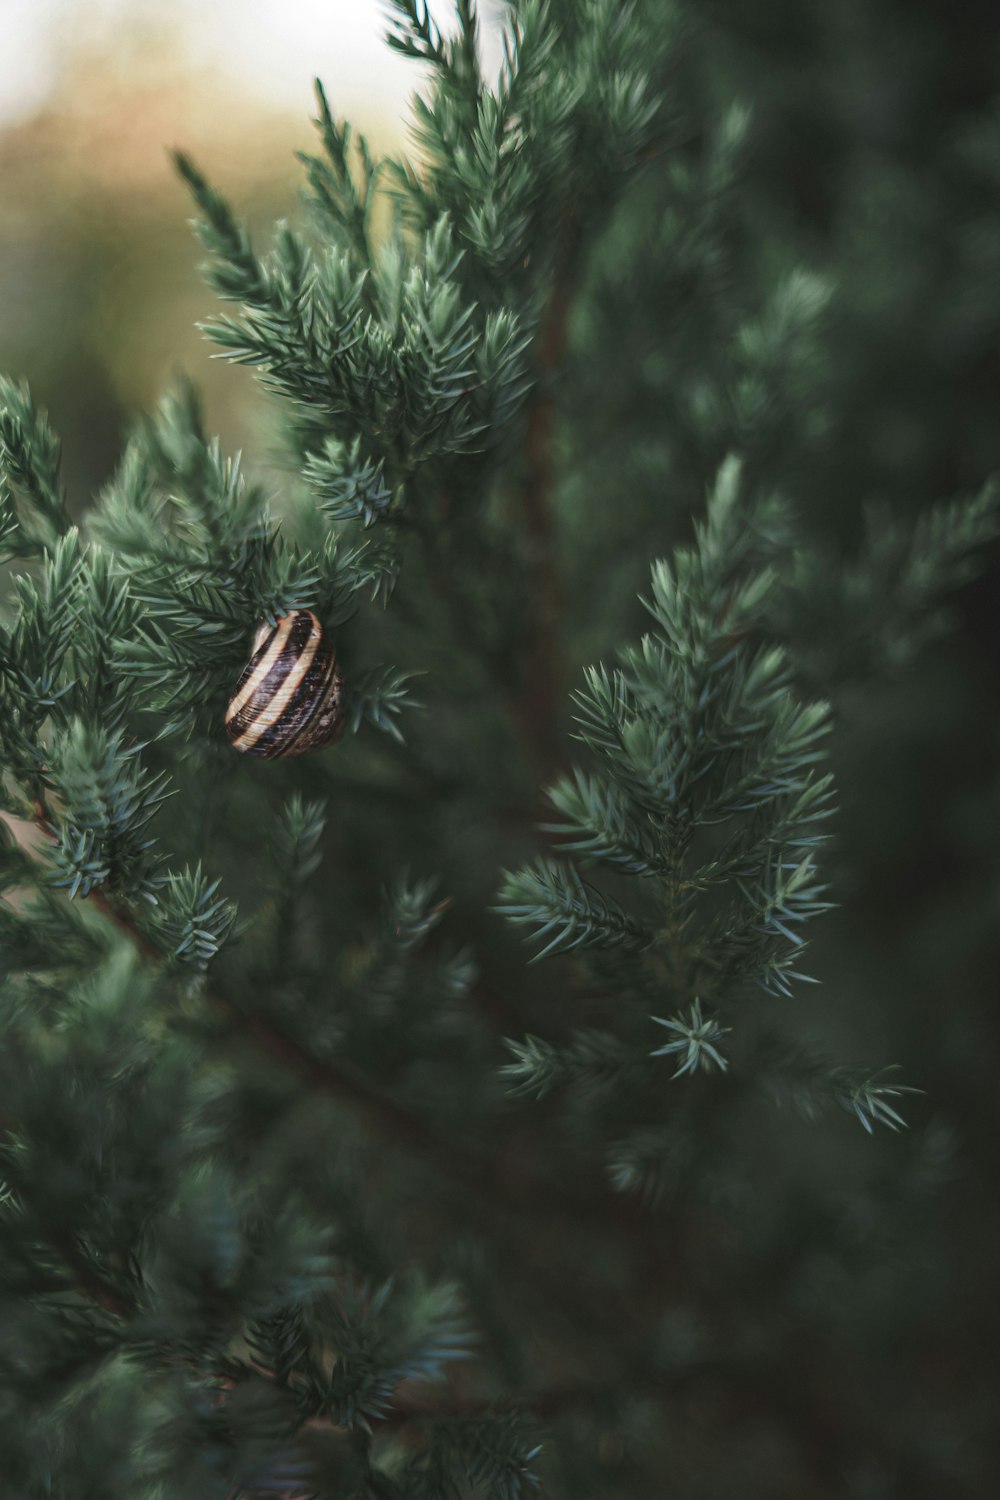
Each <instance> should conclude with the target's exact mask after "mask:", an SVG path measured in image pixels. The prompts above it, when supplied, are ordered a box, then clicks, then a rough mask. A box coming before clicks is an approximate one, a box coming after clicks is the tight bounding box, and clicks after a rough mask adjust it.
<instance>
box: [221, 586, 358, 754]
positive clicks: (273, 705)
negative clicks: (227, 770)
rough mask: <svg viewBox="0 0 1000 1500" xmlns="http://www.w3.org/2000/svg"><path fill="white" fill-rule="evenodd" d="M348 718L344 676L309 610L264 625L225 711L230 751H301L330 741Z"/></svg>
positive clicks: (337, 734) (244, 752) (329, 642)
mask: <svg viewBox="0 0 1000 1500" xmlns="http://www.w3.org/2000/svg"><path fill="white" fill-rule="evenodd" d="M346 722H347V714H346V709H345V704H344V679H343V678H342V677H341V675H340V672H339V671H338V670H337V657H336V653H335V651H334V649H333V644H332V642H331V641H330V638H329V636H328V635H327V634H326V631H325V630H324V629H323V627H322V625H321V624H320V623H319V621H318V620H317V618H316V616H315V615H314V614H313V612H312V610H310V609H294V610H292V612H291V614H289V615H284V616H283V617H282V619H280V620H278V621H277V623H276V624H274V625H262V626H261V627H260V629H259V630H258V631H257V634H256V635H255V636H254V641H253V655H252V656H251V658H250V661H249V663H248V664H247V666H246V668H245V669H244V671H243V674H242V676H241V677H240V680H239V682H238V683H237V684H236V691H235V692H234V694H233V696H232V699H231V700H230V703H229V707H228V708H227V709H226V734H227V735H228V736H229V742H230V744H231V745H232V747H233V749H234V750H239V751H241V752H242V753H243V754H244V755H256V756H259V757H260V758H261V759H262V760H279V759H281V758H282V757H284V756H288V755H305V753H306V752H307V751H308V750H322V749H323V748H324V747H325V746H326V745H332V744H333V742H334V740H335V739H337V737H338V736H339V735H340V733H341V731H342V730H343V728H344V725H345V723H346Z"/></svg>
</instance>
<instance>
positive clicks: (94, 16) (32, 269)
mask: <svg viewBox="0 0 1000 1500" xmlns="http://www.w3.org/2000/svg"><path fill="white" fill-rule="evenodd" d="M449 12H450V6H449V5H448V3H447V0H436V3H435V4H432V5H431V13H432V14H433V15H436V16H437V18H438V19H439V20H442V21H447V17H448V14H449ZM384 16H385V13H384V9H383V7H382V6H381V4H380V3H379V0H213V3H212V4H210V5H205V4H202V3H198V0H176V3H173V4H171V5H169V6H164V5H163V4H162V3H159V0H86V3H81V0H2V3H0V180H2V183H3V194H2V199H0V368H2V369H4V370H6V371H8V372H11V373H13V374H17V375H24V376H26V377H27V379H28V380H29V382H30V384H31V386H32V389H33V391H34V393H35V395H36V398H37V399H38V400H39V401H40V402H41V403H42V404H43V405H45V406H47V408H48V409H49V412H50V415H51V417H52V420H53V422H54V424H55V427H56V429H57V431H59V432H60V433H61V435H62V437H63V440H64V463H65V473H66V479H67V482H68V485H69V487H70V490H71V493H72V494H73V495H74V497H76V499H77V501H78V502H79V501H80V500H81V499H83V498H85V497H86V496H87V495H88V494H89V493H91V492H92V491H93V489H94V487H95V486H96V485H98V484H100V483H101V482H103V480H104V479H105V478H106V477H107V475H108V472H109V470H110V468H111V467H112V465H113V463H114V461H115V458H116V456H117V454H118V452H119V449H120V444H121V439H122V435H123V432H124V430H125V427H126V424H127V420H128V417H129V416H130V415H132V414H134V413H135V412H136V411H138V410H140V409H148V408H150V407H151V406H152V405H153V404H154V403H155V401H156V400H157V399H158V397H159V396H160V395H161V394H162V392H163V390H164V388H165V387H166V386H167V384H169V382H170V381H171V379H172V378H173V376H174V375H175V374H176V373H177V372H178V371H179V370H181V369H184V370H187V371H188V372H189V373H190V374H192V375H194V376H195V377H196V378H197V380H198V381H199V382H200V383H201V385H202V387H203V389H204V391H205V396H206V402H207V411H208V419H209V425H210V426H211V428H212V430H213V431H219V432H220V433H221V435H222V437H223V440H224V442H225V444H226V445H227V446H230V447H234V446H235V447H240V448H243V449H244V451H246V453H247V456H248V458H249V459H251V460H253V461H256V462H257V463H260V462H264V461H266V459H267V456H268V443H267V435H266V434H267V423H268V408H267V403H266V402H264V401H262V400H261V399H260V397H259V395H258V392H257V389H256V387H255V385H254V383H253V381H252V380H251V379H250V378H249V377H247V378H241V377H240V376H239V375H236V376H235V378H234V376H233V372H232V371H229V372H228V373H227V372H226V370H225V369H224V368H222V367H220V366H219V365H218V364H211V363H210V362H209V354H210V349H209V346H208V345H207V343H205V342H204V341H203V340H202V339H201V335H200V334H199V332H198V330H197V329H196V327H195V322H196V320H197V319H199V318H201V317H204V316H206V315H207V314H208V313H209V312H210V311H211V308H212V298H211V296H210V294H209V293H207V292H206V290H205V289H204V287H203V286H202V284H201V281H200V278H199V276H198V271H197V265H198V261H199V259H200V256H199V251H198V246H197V245H196V243H195V240H194V237H193V235H192V233H191V231H190V228H189V225H188V219H189V217H190V206H189V201H188V197H187V193H186V191H185V190H184V189H182V187H181V185H180V183H179V180H178V178H177V177H176V174H175V173H174V171H173V168H172V166H171V163H170V161H169V158H168V152H169V150H170V149H171V148H181V149H183V150H185V151H186V152H188V153H189V154H190V155H191V156H193V158H194V159H195V160H196V161H197V162H198V163H199V165H200V166H201V167H202V168H203V170H204V171H205V172H206V173H207V174H208V176H209V177H210V178H211V180H212V181H214V182H216V183H217V184H218V185H219V187H220V188H221V189H222V191H224V192H225V193H226V194H227V195H228V196H229V197H230V199H231V201H232V202H233V204H234V206H235V207H236V209H237V211H238V212H241V213H242V214H244V215H245V216H246V217H247V218H248V219H249V220H250V222H251V224H252V225H253V226H254V228H255V229H257V230H258V231H259V232H260V235H261V241H262V243H266V240H267V236H268V235H269V233H270V228H271V225H272V224H273V221H274V220H275V218H278V217H293V216H294V215H295V213H296V208H297V200H298V191H299V185H300V181H301V174H300V169H299V165H298V163H297V161H296V160H295V156H294V153H295V151H296V150H312V149H313V144H314V142H313V132H312V130H311V127H310V124H309V120H310V117H311V115H312V114H313V113H314V107H313V79H314V78H315V77H316V76H317V75H319V76H321V77H322V79H323V81H324V84H325V86H326V89H327V93H328V96H329V98H330V100H331V103H332V105H333V108H334V110H335V112H336V113H337V114H338V116H340V115H346V116H347V117H348V118H349V119H351V120H352V122H354V123H355V124H356V125H357V127H358V128H359V129H361V130H362V131H364V132H365V133H366V134H367V135H368V136H369V138H370V140H371V142H372V144H373V145H374V146H375V147H376V148H378V149H379V150H381V151H386V152H390V151H391V152H398V151H401V150H403V149H404V148H405V145H406V125H405V117H406V112H407V103H408V99H409V97H410V95H411V94H412V92H413V91H414V89H416V88H417V87H418V86H419V83H420V79H421V74H420V69H419V68H417V67H415V66H414V64H413V63H412V62H409V61H408V60H406V59H404V58H401V57H399V56H398V55H396V54H394V53H393V52H391V51H390V50H389V49H388V48H387V47H386V46H385V44H384V42H383V39H382V38H383V32H384V30H385V19H384ZM495 36H496V26H495V24H491V22H490V19H489V17H488V16H487V18H486V26H485V29H484V39H485V40H486V45H487V51H488V50H489V48H490V47H491V46H492V45H493V40H494V39H495Z"/></svg>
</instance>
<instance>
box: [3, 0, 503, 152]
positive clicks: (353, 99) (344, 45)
mask: <svg viewBox="0 0 1000 1500" xmlns="http://www.w3.org/2000/svg"><path fill="white" fill-rule="evenodd" d="M496 8H497V7H496V6H495V5H493V6H489V5H486V6H483V7H482V9H483V10H493V11H495V10H496ZM430 10H431V14H432V15H433V16H434V17H435V18H436V19H437V20H438V21H439V22H442V21H447V19H448V17H449V16H450V15H451V14H452V12H453V5H452V3H451V0H431V3H430ZM385 17H386V8H385V6H384V5H383V4H382V0H169V4H167V5H165V4H164V0H0V127H2V126H3V125H5V124H10V123H14V122H16V121H17V120H19V119H23V118H25V117H26V116H29V115H31V114H33V113H34V112H35V111H36V110H38V109H40V108H41V107H43V106H44V105H45V103H46V102H47V100H48V99H49V98H50V97H51V95H52V92H53V90H54V88H55V86H56V85H57V83H58V79H59V77H60V74H61V72H62V69H63V66H64V64H65V62H66V61H67V60H68V59H69V58H71V57H72V56H73V55H74V54H78V53H79V52H80V51H81V50H84V51H86V52H89V53H91V54H98V55H103V56H106V57H114V55H115V51H116V47H120V46H121V44H122V37H123V33H124V31H125V30H126V29H127V28H128V27H129V26H130V25H136V24H137V23H141V22H143V21H148V22H150V23H152V24H153V25H155V26H158V27H160V28H161V29H162V28H163V27H164V25H165V24H166V23H167V22H169V24H170V25H171V27H176V29H177V31H178V32H179V33H181V35H182V37H183V40H184V50H185V52H186V53H187V54H188V55H189V56H190V58H191V59H192V62H194V63H196V64H197V66H198V67H199V69H209V70H212V71H214V70H218V71H219V72H221V73H223V74H226V75H229V76H231V77H233V78H234V79H236V80H238V81H239V82H240V83H241V84H242V85H243V87H244V88H246V89H248V90H251V91H252V92H253V93H254V94H255V95H256V96H257V97H258V98H260V100H261V103H262V104H263V103H273V104H277V105H289V106H292V107H301V108H302V109H303V110H306V111H308V110H311V107H312V79H313V78H314V77H315V76H316V75H317V74H319V75H320V76H321V77H322V78H323V80H324V83H325V84H326V85H327V88H328V92H329V94H330V95H331V98H335V99H336V100H337V101H338V113H339V112H341V111H350V110H351V109H354V110H357V109H359V108H361V109H363V111H364V113H366V114H368V113H375V112H378V113H382V112H387V113H388V112H391V113H392V114H395V115H399V114H401V113H402V112H403V110H404V109H405V106H406V101H407V100H408V98H409V97H410V95H411V94H412V93H413V90H414V87H415V85H416V83H417V80H418V75H417V73H416V72H415V69H414V65H413V63H412V62H410V61H409V60H408V59H406V58H401V57H399V56H398V55H396V54H395V53H392V52H390V51H389V49H388V48H387V47H386V45H385V43H384V41H383V40H382V36H383V33H384V30H385ZM365 106H370V108H366V107H365Z"/></svg>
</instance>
